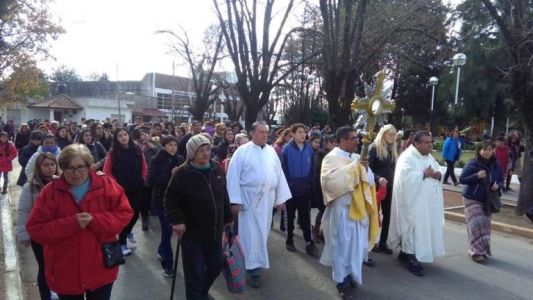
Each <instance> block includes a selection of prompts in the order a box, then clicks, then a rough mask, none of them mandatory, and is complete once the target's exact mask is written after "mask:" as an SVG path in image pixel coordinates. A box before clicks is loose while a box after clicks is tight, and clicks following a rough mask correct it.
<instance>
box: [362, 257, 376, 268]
mask: <svg viewBox="0 0 533 300" xmlns="http://www.w3.org/2000/svg"><path fill="white" fill-rule="evenodd" d="M363 264H365V266H367V267H371V268H373V267H375V266H376V262H375V261H374V260H373V259H372V258H370V257H369V258H367V259H366V260H365V261H363Z"/></svg>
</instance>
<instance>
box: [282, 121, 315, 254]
mask: <svg viewBox="0 0 533 300" xmlns="http://www.w3.org/2000/svg"><path fill="white" fill-rule="evenodd" d="M291 130H292V134H293V137H294V138H293V140H292V141H291V142H290V143H288V144H286V145H285V147H283V152H282V155H281V166H282V168H283V172H284V173H285V177H286V178H287V183H288V184H289V188H290V189H291V193H292V199H290V200H289V201H287V203H286V206H287V221H288V226H287V227H288V228H287V241H286V242H285V245H286V247H287V250H289V251H290V252H295V251H296V248H295V247H294V240H293V237H294V233H293V231H294V218H295V216H296V210H298V218H299V220H300V226H301V227H302V230H303V234H304V239H305V242H306V246H305V252H306V253H307V254H308V255H310V256H313V257H316V256H318V248H317V247H316V246H315V244H314V243H313V240H312V239H311V213H310V211H311V199H312V194H313V184H314V176H313V175H314V174H313V170H314V151H313V148H312V147H311V145H310V144H309V142H307V141H306V138H307V128H306V127H305V125H304V124H301V123H296V124H293V125H292V126H291Z"/></svg>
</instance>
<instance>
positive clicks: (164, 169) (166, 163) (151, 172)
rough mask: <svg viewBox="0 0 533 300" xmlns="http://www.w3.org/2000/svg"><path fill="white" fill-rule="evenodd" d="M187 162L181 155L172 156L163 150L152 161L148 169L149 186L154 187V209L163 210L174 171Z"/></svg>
mask: <svg viewBox="0 0 533 300" xmlns="http://www.w3.org/2000/svg"><path fill="white" fill-rule="evenodd" d="M184 162H185V159H183V157H182V156H181V155H179V154H176V155H170V153H168V152H167V151H165V150H164V149H161V150H160V151H159V152H157V154H156V155H155V156H154V158H153V159H152V160H151V161H150V166H149V167H148V184H149V185H150V186H153V189H152V208H156V209H163V196H164V195H165V190H166V188H167V186H168V182H169V181H170V177H172V169H173V168H174V167H179V166H181V165H182V164H183V163H184Z"/></svg>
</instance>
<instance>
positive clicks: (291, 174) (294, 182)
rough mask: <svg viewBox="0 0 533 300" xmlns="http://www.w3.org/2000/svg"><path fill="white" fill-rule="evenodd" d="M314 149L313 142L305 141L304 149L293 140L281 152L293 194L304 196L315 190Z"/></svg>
mask: <svg viewBox="0 0 533 300" xmlns="http://www.w3.org/2000/svg"><path fill="white" fill-rule="evenodd" d="M314 155H315V154H314V151H313V148H312V147H311V144H309V143H308V142H305V143H304V147H303V149H302V150H300V148H299V147H298V145H297V144H296V142H295V141H294V140H293V141H291V142H290V143H288V144H287V145H285V147H283V152H282V153H281V167H282V168H283V173H285V178H287V183H288V184H289V188H290V190H291V193H292V195H293V196H303V195H305V194H309V193H312V192H313V185H314V180H313V176H314V173H313V169H314V163H315V162H314V161H315V159H314Z"/></svg>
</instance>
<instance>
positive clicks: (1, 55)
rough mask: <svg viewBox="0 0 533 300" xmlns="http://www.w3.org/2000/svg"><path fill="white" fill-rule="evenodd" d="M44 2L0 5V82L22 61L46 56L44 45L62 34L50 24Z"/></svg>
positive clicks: (19, 1) (29, 0) (21, 0)
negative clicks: (26, 58)
mask: <svg viewBox="0 0 533 300" xmlns="http://www.w3.org/2000/svg"><path fill="white" fill-rule="evenodd" d="M47 2H48V1H45V0H2V1H0V79H1V78H5V77H6V76H7V75H9V71H12V70H13V68H14V67H15V65H16V63H17V62H18V61H21V60H23V59H25V57H36V56H37V55H43V56H45V57H46V56H48V48H47V47H46V46H47V44H48V42H49V41H50V40H53V39H56V38H57V37H58V35H59V34H61V33H63V31H64V30H63V29H62V28H61V27H60V26H58V25H56V24H55V23H54V22H53V21H52V18H51V15H50V13H49V11H48V6H47ZM6 71H7V72H6Z"/></svg>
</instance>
